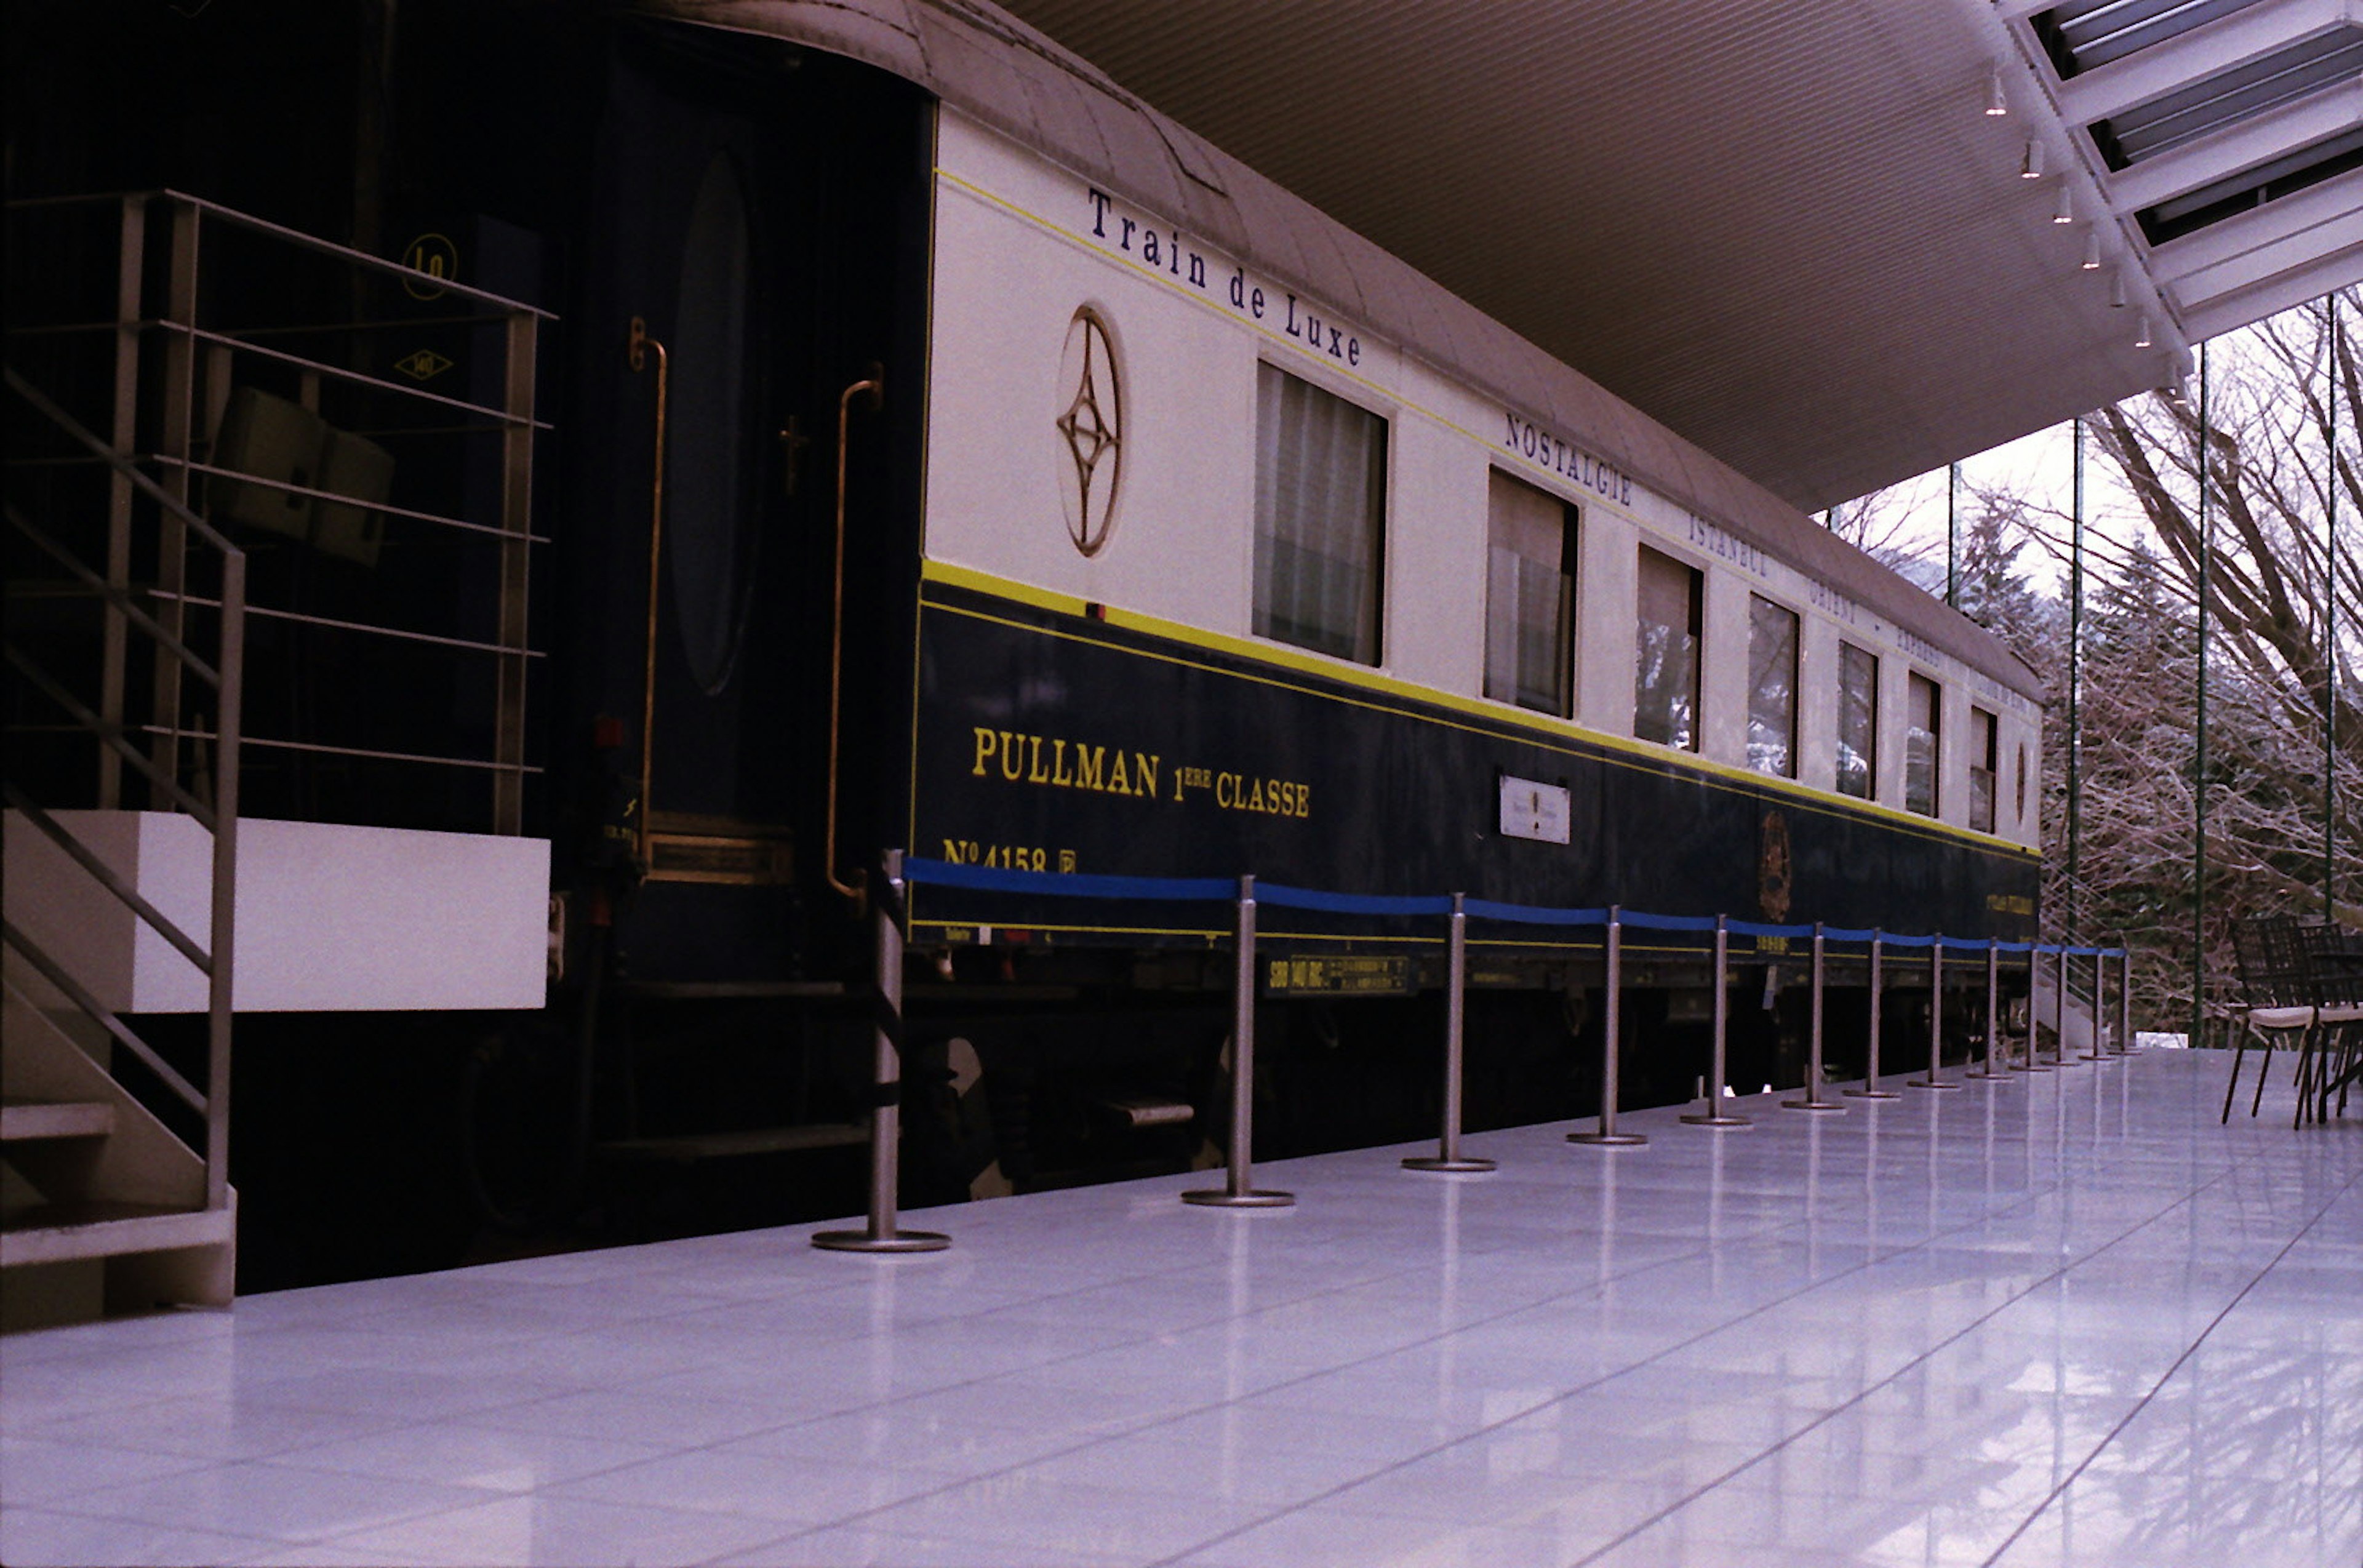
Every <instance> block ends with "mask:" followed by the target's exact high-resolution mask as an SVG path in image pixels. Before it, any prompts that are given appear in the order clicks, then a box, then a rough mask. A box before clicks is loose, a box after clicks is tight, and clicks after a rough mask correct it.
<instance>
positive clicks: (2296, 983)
mask: <svg viewBox="0 0 2363 1568" xmlns="http://www.w3.org/2000/svg"><path fill="white" fill-rule="evenodd" d="M2232 951H2234V953H2235V954H2236V955H2237V957H2238V958H2239V961H2240V989H2241V991H2242V993H2243V995H2242V997H2241V1006H2240V1009H2239V1012H2238V1014H2237V1017H2238V1018H2239V1023H2240V1032H2239V1036H2238V1041H2239V1043H2238V1045H2237V1046H2236V1047H2235V1050H2234V1051H2233V1053H2232V1081H2231V1082H2230V1083H2228V1084H2224V1114H2223V1116H2221V1117H2220V1118H2217V1119H2218V1121H2219V1122H2228V1121H2230V1120H2231V1119H2232V1095H2233V1094H2234V1092H2235V1090H2237V1089H2238V1088H2239V1086H2240V1063H2241V1062H2242V1061H2244V1060H2245V1059H2246V1058H2247V1054H2248V1040H2249V1037H2251V1036H2254V1037H2255V1038H2256V1039H2257V1040H2259V1041H2261V1042H2262V1043H2263V1045H2264V1048H2265V1059H2264V1061H2263V1062H2259V1063H2258V1066H2257V1088H2256V1094H2255V1095H2254V1096H2253V1097H2252V1098H2251V1099H2250V1100H2249V1102H2248V1114H2249V1115H2250V1116H2252V1117H2253V1116H2255V1115H2256V1114H2257V1109H2258V1106H2262V1105H2263V1104H2264V1103H2265V1074H2266V1073H2269V1072H2270V1071H2271V1070H2272V1065H2273V1047H2274V1046H2275V1045H2277V1044H2278V1043H2280V1040H2281V1038H2282V1037H2283V1036H2286V1035H2292V1034H2293V1035H2295V1036H2297V1037H2298V1084H2299V1094H2298V1108H2299V1112H2300V1114H2301V1115H2302V1114H2303V1112H2304V1104H2305V1094H2304V1086H2305V1068H2306V1062H2307V1061H2308V1060H2309V1058H2310V1057H2311V1054H2312V1051H2311V1047H2312V1046H2313V1035H2314V1027H2315V1025H2316V1024H2317V1023H2318V1022H2319V1012H2320V1010H2319V1009H2318V1008H2317V1007H2316V1006H2314V1000H2313V986H2312V985H2311V984H2310V983H2309V980H2308V977H2307V974H2306V968H2305V949H2304V947H2303V945H2302V943H2301V942H2300V940H2299V938H2298V927H2297V922H2296V921H2295V920H2293V919H2291V918H2290V917H2287V916H2284V915H2261V916H2257V917H2252V918H2249V919H2246V920H2242V921H2240V922H2238V923H2237V924H2235V926H2234V927H2233V928H2232Z"/></svg>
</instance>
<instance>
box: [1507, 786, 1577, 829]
mask: <svg viewBox="0 0 2363 1568" xmlns="http://www.w3.org/2000/svg"><path fill="white" fill-rule="evenodd" d="M1568 817H1569V813H1568V795H1567V786H1566V785H1564V784H1539V783H1537V782H1536V781H1535V780H1533V779H1519V778H1512V777H1511V776H1510V775H1509V774H1507V773H1504V774H1503V775H1502V837H1503V838H1504V839H1533V840H1538V841H1539V842H1542V843H1546V844H1564V843H1566V842H1567V841H1568Z"/></svg>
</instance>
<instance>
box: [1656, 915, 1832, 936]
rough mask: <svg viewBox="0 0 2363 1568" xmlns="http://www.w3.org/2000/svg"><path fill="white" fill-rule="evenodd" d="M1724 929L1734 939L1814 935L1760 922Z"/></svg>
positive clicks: (1734, 923) (1729, 923)
mask: <svg viewBox="0 0 2363 1568" xmlns="http://www.w3.org/2000/svg"><path fill="white" fill-rule="evenodd" d="M1625 918H1627V919H1630V918H1632V917H1631V916H1629V915H1628V916H1626V917H1625ZM1706 929H1708V930H1710V931H1712V930H1714V921H1713V920H1709V921H1708V922H1707V923H1706ZM1724 929H1725V930H1727V931H1729V932H1730V933H1731V934H1732V935H1733V936H1735V937H1803V938H1805V939H1807V940H1812V937H1813V935H1814V928H1813V927H1811V926H1774V925H1768V924H1767V923H1765V922H1764V921H1762V920H1726V921H1725V922H1724ZM1823 935H1825V936H1826V935H1828V933H1827V932H1824V933H1823Z"/></svg>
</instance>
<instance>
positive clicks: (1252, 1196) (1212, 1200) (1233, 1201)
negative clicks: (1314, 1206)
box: [1182, 1187, 1296, 1208]
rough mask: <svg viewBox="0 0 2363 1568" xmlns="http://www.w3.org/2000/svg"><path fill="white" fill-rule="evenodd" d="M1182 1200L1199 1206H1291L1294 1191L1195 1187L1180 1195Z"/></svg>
mask: <svg viewBox="0 0 2363 1568" xmlns="http://www.w3.org/2000/svg"><path fill="white" fill-rule="evenodd" d="M1182 1202H1183V1203H1187V1204H1195V1205H1196V1206H1197V1207H1200V1208H1293V1207H1296V1195H1295V1194H1294V1193H1276V1192H1265V1191H1262V1190H1255V1191H1249V1192H1244V1193H1235V1192H1232V1191H1231V1190H1230V1189H1229V1188H1227V1187H1195V1188H1193V1189H1192V1190H1191V1191H1189V1192H1186V1193H1183V1194H1182Z"/></svg>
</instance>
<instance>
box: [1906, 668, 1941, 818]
mask: <svg viewBox="0 0 2363 1568" xmlns="http://www.w3.org/2000/svg"><path fill="white" fill-rule="evenodd" d="M1939 711H1940V704H1939V701H1938V696H1937V690H1936V682H1934V681H1932V680H1930V679H1928V677H1926V676H1925V675H1914V676H1912V677H1910V683H1909V688H1908V690H1907V692H1906V694H1905V700H1904V711H1903V809H1904V810H1906V811H1916V812H1918V813H1919V814H1920V815H1921V816H1923V817H1934V816H1936V724H1937V717H1936V716H1937V714H1938V712H1939Z"/></svg>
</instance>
